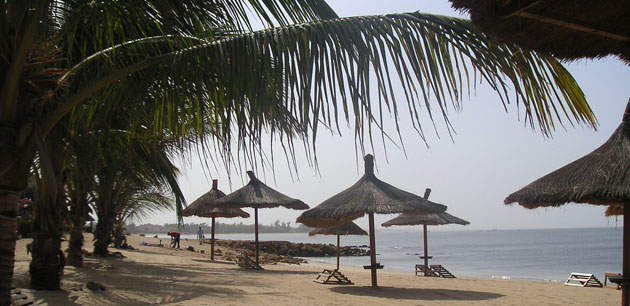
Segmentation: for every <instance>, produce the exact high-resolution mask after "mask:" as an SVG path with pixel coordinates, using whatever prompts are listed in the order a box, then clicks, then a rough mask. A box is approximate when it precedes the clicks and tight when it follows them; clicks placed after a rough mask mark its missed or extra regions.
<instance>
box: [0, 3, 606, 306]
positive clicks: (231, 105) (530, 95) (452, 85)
mask: <svg viewBox="0 0 630 306" xmlns="http://www.w3.org/2000/svg"><path fill="white" fill-rule="evenodd" d="M245 4H248V5H249V6H251V7H252V8H253V10H254V12H255V13H256V15H257V16H258V17H260V18H262V19H263V21H264V23H265V27H266V29H265V30H262V31H257V32H251V26H250V25H249V17H248V16H247V15H246V14H245V12H246V9H245V8H244V6H245ZM123 12H124V13H123ZM0 14H2V16H1V17H0V40H1V41H2V43H1V44H0V71H4V73H3V74H1V75H0V84H1V85H0V86H1V87H0V88H1V89H0V90H1V91H0V148H1V150H0V214H1V215H2V216H3V218H0V254H3V255H2V257H1V259H0V303H3V302H7V301H8V294H9V287H10V283H11V278H12V270H13V255H12V254H13V253H14V248H15V243H14V237H15V236H14V232H15V230H14V229H15V217H14V216H15V210H16V203H17V200H18V195H19V192H20V190H22V189H23V188H24V187H25V184H26V180H27V178H28V173H29V169H30V167H31V165H32V163H33V160H34V158H35V156H36V152H38V148H44V147H45V145H44V143H45V141H47V136H48V134H49V133H50V131H51V130H52V129H53V127H54V126H55V125H57V124H58V122H59V121H60V120H61V119H62V118H63V117H64V116H66V115H67V114H68V113H70V112H71V111H74V112H76V113H77V114H85V116H83V117H81V120H73V123H75V124H77V123H79V122H80V123H82V124H93V123H94V121H98V119H99V117H100V116H101V115H102V114H104V113H101V112H99V113H98V114H99V115H98V116H97V115H95V114H96V113H95V112H94V110H95V109H96V108H99V109H101V110H104V111H105V113H106V111H107V110H111V109H114V108H116V107H119V106H120V105H122V104H123V103H125V104H127V103H131V102H133V101H136V102H137V101H147V98H150V100H151V102H152V105H153V106H155V107H156V109H157V110H158V111H156V112H155V113H154V118H155V120H156V122H158V124H156V125H155V128H156V129H155V131H156V132H158V133H159V132H160V131H162V130H163V128H164V127H168V128H170V129H171V130H172V131H173V133H183V131H182V130H181V129H179V127H178V125H177V124H176V122H181V118H178V116H175V115H179V116H185V117H186V119H188V120H192V121H194V122H197V124H196V125H193V126H201V125H205V124H207V125H208V126H211V127H213V128H212V129H211V133H210V134H206V133H204V132H199V133H198V135H197V136H198V137H199V138H200V139H201V138H203V137H205V136H213V137H216V138H215V139H217V141H218V143H219V144H220V146H219V148H220V149H222V150H224V153H225V154H226V155H225V156H227V157H228V159H231V158H232V157H231V156H232V155H231V154H229V148H230V146H229V144H230V143H231V142H233V140H232V138H236V141H237V142H238V143H240V144H243V145H244V144H249V145H252V146H256V145H257V144H258V141H259V140H260V135H261V133H263V131H265V130H270V131H271V132H272V133H277V134H280V136H281V141H283V142H287V143H291V142H292V138H290V136H291V135H293V132H298V133H305V132H307V131H308V132H309V133H310V135H311V138H313V139H314V138H315V137H316V135H317V130H318V126H319V125H321V124H324V125H327V126H328V127H331V128H334V126H336V125H338V123H339V120H340V119H341V118H344V119H345V120H347V121H348V120H350V119H349V118H350V117H351V116H352V117H353V120H354V125H355V127H356V129H357V135H358V136H359V137H358V138H359V140H360V141H361V145H362V141H363V139H364V138H366V137H371V131H372V129H371V127H372V126H376V127H377V128H378V127H381V126H382V123H383V121H384V120H385V118H384V116H383V115H382V114H383V113H384V112H387V111H389V112H390V113H392V114H393V117H394V120H398V107H400V105H399V103H396V97H397V96H396V95H395V94H394V92H393V89H392V87H391V86H392V85H391V84H392V81H393V79H396V78H397V79H399V80H400V81H401V83H402V86H403V94H402V95H401V96H403V97H404V98H405V99H407V101H408V102H407V108H408V109H409V111H410V113H411V120H412V122H413V124H414V127H415V128H416V129H417V130H418V132H419V133H420V135H421V136H422V133H423V129H422V128H423V126H422V125H421V122H420V119H419V117H418V112H419V109H420V108H421V107H424V106H425V105H426V106H427V110H429V108H428V106H429V105H430V104H431V103H433V102H431V98H433V99H435V100H436V102H435V103H437V104H438V106H439V109H440V110H441V112H442V116H444V118H445V120H447V118H446V109H447V108H448V105H449V104H448V102H447V101H448V100H451V101H452V102H453V103H454V104H455V105H458V103H459V102H460V101H461V99H462V98H463V96H465V88H466V86H467V84H468V83H470V80H472V79H473V78H476V77H479V78H480V79H483V80H485V81H486V82H487V83H488V84H489V85H490V86H491V87H492V88H494V89H495V90H496V91H497V92H498V94H499V97H500V98H501V99H502V101H503V102H504V103H507V102H508V101H511V100H514V99H516V101H517V102H518V103H521V104H522V105H523V106H524V109H525V111H526V118H527V120H529V121H530V123H531V124H532V125H534V122H538V125H539V126H540V128H541V129H542V131H543V132H545V133H547V132H549V131H550V130H551V129H552V128H553V127H554V124H555V123H554V122H555V121H554V118H555V119H556V120H560V118H561V117H562V116H564V115H566V116H567V118H574V119H575V121H577V122H586V123H587V124H594V122H595V121H594V118H593V115H592V113H591V111H590V108H589V107H588V105H587V104H586V102H585V100H584V97H583V94H582V92H581V91H580V90H579V87H578V86H577V85H576V84H575V81H574V80H573V78H571V77H570V75H569V74H568V72H567V71H566V70H565V69H564V68H563V67H562V66H561V65H560V64H559V63H558V62H557V61H556V60H554V59H553V58H551V57H548V56H544V55H537V54H535V53H531V52H528V51H525V50H522V49H519V48H517V47H514V46H509V45H501V44H496V43H494V42H492V41H491V40H489V39H488V38H487V37H485V36H484V35H483V34H481V33H479V32H477V31H476V30H475V29H474V28H473V27H472V25H471V24H470V22H468V21H466V20H462V19H457V18H450V17H442V16H434V15H428V14H420V13H409V14H394V15H387V16H368V17H351V18H333V17H336V16H335V14H334V12H332V11H331V10H330V8H329V7H328V6H327V5H326V4H325V3H324V1H321V0H310V1H309V0H294V1H258V0H249V1H239V0H233V1H227V0H223V1H211V2H210V1H203V0H187V1H163V0H162V1H160V0H145V1H140V2H133V4H131V3H129V2H128V1H90V2H85V1H72V0H66V1H53V0H38V1H28V2H25V1H20V0H5V1H1V2H0ZM276 24H278V25H280V27H277V28H274V27H273V26H274V25H276ZM200 68H202V69H200ZM372 86H373V87H377V88H378V95H379V97H378V100H372V98H371V97H370V95H369V88H370V87H372ZM509 87H510V88H512V89H514V90H515V96H510V95H509V94H508V93H507V88H509ZM97 101H98V102H99V104H96V103H95V102H97ZM92 102H94V103H92ZM175 102H177V103H175ZM78 106H80V107H78ZM431 117H432V118H433V115H432V114H431ZM77 118H78V117H77ZM344 119H341V120H344ZM568 120H570V121H571V120H573V119H568ZM447 122H448V121H447ZM199 131H206V132H207V131H208V130H207V129H199ZM235 131H236V132H235ZM233 133H235V134H236V135H235V136H233V135H232V134H233ZM303 140H305V141H306V140H307V139H306V138H304V139H303ZM248 141H249V143H248ZM312 143H314V142H312ZM311 150H313V151H314V150H315V148H314V147H311ZM38 154H39V156H40V158H41V156H42V155H44V153H43V152H41V151H39V152H38ZM42 166H43V167H46V168H50V167H51V165H50V164H47V163H45V164H42ZM44 170H45V169H42V171H44ZM45 171H53V170H51V169H49V170H45Z"/></svg>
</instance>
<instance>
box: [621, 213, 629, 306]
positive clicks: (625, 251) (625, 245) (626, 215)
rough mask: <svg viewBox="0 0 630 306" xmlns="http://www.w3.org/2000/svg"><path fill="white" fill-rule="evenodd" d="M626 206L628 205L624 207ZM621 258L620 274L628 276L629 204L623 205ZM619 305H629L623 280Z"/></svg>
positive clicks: (627, 291) (627, 290)
mask: <svg viewBox="0 0 630 306" xmlns="http://www.w3.org/2000/svg"><path fill="white" fill-rule="evenodd" d="M626 206H628V207H626ZM622 256H623V259H622V267H621V276H622V277H624V278H626V277H630V258H628V257H629V256H630V204H627V205H624V207H623V255H622ZM621 305H622V306H629V305H630V288H628V286H627V283H626V282H624V283H623V284H622V286H621Z"/></svg>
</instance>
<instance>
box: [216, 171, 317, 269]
mask: <svg viewBox="0 0 630 306" xmlns="http://www.w3.org/2000/svg"><path fill="white" fill-rule="evenodd" d="M247 175H248V176H249V183H247V185H245V186H243V187H242V188H240V189H238V190H236V191H234V192H232V193H230V194H228V195H226V196H225V197H222V198H220V199H218V200H216V201H215V202H214V203H213V206H215V207H223V208H243V207H252V208H254V228H255V237H256V265H259V261H258V209H259V208H273V207H279V206H283V207H286V208H290V209H308V205H306V204H305V203H304V202H302V201H300V200H298V199H294V198H290V197H288V196H286V195H284V194H282V193H280V192H277V191H275V190H273V189H272V188H270V187H269V186H267V185H265V184H264V183H263V182H261V181H260V180H259V179H258V178H256V176H255V175H254V172H253V171H247Z"/></svg>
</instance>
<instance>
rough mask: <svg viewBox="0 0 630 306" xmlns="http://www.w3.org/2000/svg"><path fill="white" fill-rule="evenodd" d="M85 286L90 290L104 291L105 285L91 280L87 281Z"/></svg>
mask: <svg viewBox="0 0 630 306" xmlns="http://www.w3.org/2000/svg"><path fill="white" fill-rule="evenodd" d="M87 288H88V289H90V290H92V291H105V286H103V285H101V284H99V283H96V282H92V281H89V282H87Z"/></svg>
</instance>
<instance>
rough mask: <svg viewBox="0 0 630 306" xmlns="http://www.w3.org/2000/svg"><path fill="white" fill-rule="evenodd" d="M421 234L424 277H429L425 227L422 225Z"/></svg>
mask: <svg viewBox="0 0 630 306" xmlns="http://www.w3.org/2000/svg"><path fill="white" fill-rule="evenodd" d="M422 233H423V236H424V276H428V275H429V248H428V245H427V225H426V224H422Z"/></svg>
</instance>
